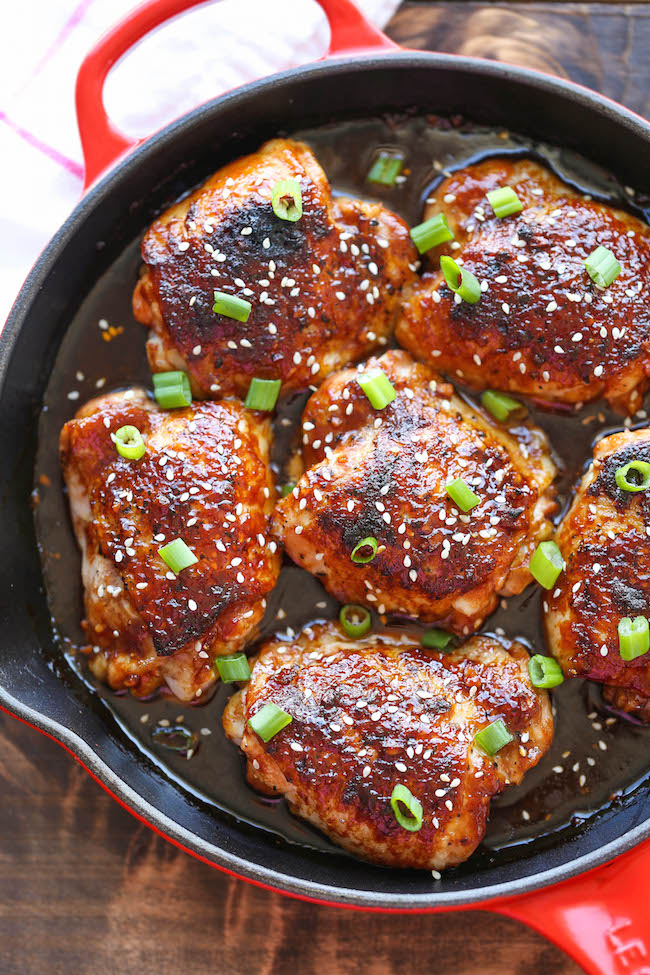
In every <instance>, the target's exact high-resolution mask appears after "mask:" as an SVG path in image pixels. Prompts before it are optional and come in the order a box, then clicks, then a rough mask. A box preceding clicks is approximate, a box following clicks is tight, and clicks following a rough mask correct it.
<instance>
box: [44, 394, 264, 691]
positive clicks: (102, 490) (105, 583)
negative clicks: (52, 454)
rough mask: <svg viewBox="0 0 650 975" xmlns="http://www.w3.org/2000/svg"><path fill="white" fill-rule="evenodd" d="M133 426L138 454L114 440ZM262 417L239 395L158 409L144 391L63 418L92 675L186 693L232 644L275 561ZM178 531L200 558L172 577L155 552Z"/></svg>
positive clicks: (252, 615) (254, 620) (242, 636)
mask: <svg viewBox="0 0 650 975" xmlns="http://www.w3.org/2000/svg"><path fill="white" fill-rule="evenodd" d="M127 425H131V426H134V427H137V429H138V430H139V431H140V433H141V434H142V437H143V439H144V441H145V444H146V452H145V454H144V456H143V457H142V458H141V459H139V460H127V459H124V458H123V457H121V456H120V455H119V454H118V452H117V450H116V446H115V443H114V440H113V437H114V436H115V434H116V432H117V431H118V430H119V429H120V428H121V427H123V426H127ZM269 439H270V425H269V422H268V420H265V419H260V414H257V413H254V412H251V411H249V410H245V409H244V408H243V407H242V406H241V405H240V404H238V403H236V402H227V403H196V404H194V405H192V406H190V407H188V408H187V409H180V410H173V411H163V410H161V409H159V408H158V407H157V406H156V404H155V403H153V402H152V401H151V400H150V399H149V398H148V397H147V396H146V394H145V393H144V392H143V391H142V390H127V391H126V392H121V393H113V394H109V395H107V396H103V397H101V398H99V399H96V400H93V401H92V402H90V403H88V404H86V405H85V406H84V407H82V409H81V410H79V412H78V413H77V416H76V417H75V419H73V420H70V421H69V422H68V423H66V425H65V426H64V428H63V430H62V433H61V441H60V448H61V463H62V466H63V472H64V476H65V481H66V484H67V488H68V493H69V499H70V507H71V511H72V519H73V524H74V530H75V534H76V537H77V540H78V543H79V547H80V549H81V552H82V559H83V561H82V576H83V584H84V601H85V620H84V624H83V625H84V629H85V632H86V636H87V638H88V643H89V647H88V648H87V652H88V653H89V655H90V667H91V669H92V671H93V673H94V674H95V675H96V676H97V677H98V678H100V679H101V680H105V681H106V682H107V683H108V684H109V685H110V686H111V687H113V688H116V689H118V688H127V689H129V690H130V691H131V692H132V693H134V694H136V695H138V696H144V695H147V694H150V693H151V692H152V691H154V690H155V689H156V688H157V687H158V686H160V685H161V684H163V683H165V684H167V686H168V687H169V688H170V690H171V691H172V692H173V693H174V694H175V695H176V696H177V697H178V698H180V699H181V700H183V701H190V700H192V699H193V698H195V697H197V696H200V695H201V694H202V692H203V690H204V689H205V688H206V687H207V686H209V685H210V684H211V683H212V682H213V681H214V673H213V670H212V666H211V664H212V659H213V658H214V656H215V655H217V654H224V653H230V652H232V651H234V650H238V649H240V648H241V646H242V645H243V644H244V643H245V641H246V639H247V637H249V636H250V635H251V634H252V633H253V631H254V630H255V628H256V626H257V624H258V622H259V620H260V619H261V617H262V615H263V612H264V606H265V596H266V594H267V593H268V592H269V591H270V590H271V589H272V588H273V586H274V585H275V582H276V580H277V577H278V573H279V569H280V556H279V553H278V551H277V544H276V542H274V541H272V539H271V538H270V535H269V514H270V511H271V507H272V498H273V496H274V486H273V479H272V476H271V473H270V470H269V466H268V450H269ZM175 538H182V539H183V541H184V542H185V544H186V545H187V546H188V548H189V549H190V551H191V552H192V553H193V555H194V556H195V558H196V559H197V561H196V562H195V563H194V564H192V565H189V566H188V567H187V568H184V569H182V570H181V571H180V572H179V573H178V574H175V573H174V572H172V571H171V570H170V568H169V566H168V565H167V564H166V563H165V562H164V561H163V559H162V558H161V556H160V555H159V550H160V549H161V548H162V547H163V546H164V545H166V544H167V543H169V542H170V541H172V540H173V539H175Z"/></svg>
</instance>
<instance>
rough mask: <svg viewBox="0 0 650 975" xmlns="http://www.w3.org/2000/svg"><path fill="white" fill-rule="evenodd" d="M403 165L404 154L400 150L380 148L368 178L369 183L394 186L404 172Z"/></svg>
mask: <svg viewBox="0 0 650 975" xmlns="http://www.w3.org/2000/svg"><path fill="white" fill-rule="evenodd" d="M403 165H404V155H403V153H401V152H399V150H387V149H380V150H379V152H378V153H377V155H376V157H375V161H374V162H373V164H372V166H371V167H370V172H369V173H368V175H367V176H366V179H367V180H368V182H369V183H381V184H382V185H383V186H394V185H395V180H396V179H397V177H398V176H399V174H400V173H401V172H402V166H403Z"/></svg>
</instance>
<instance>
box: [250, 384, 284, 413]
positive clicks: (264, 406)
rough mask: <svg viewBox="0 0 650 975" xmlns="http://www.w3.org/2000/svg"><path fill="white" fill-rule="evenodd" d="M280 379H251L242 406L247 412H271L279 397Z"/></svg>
mask: <svg viewBox="0 0 650 975" xmlns="http://www.w3.org/2000/svg"><path fill="white" fill-rule="evenodd" d="M281 385H282V380H281V379H258V378H257V377H254V378H253V379H251V384H250V386H249V387H248V393H247V394H246V400H245V401H244V406H247V407H248V409H249V410H272V409H274V408H275V404H276V403H277V401H278V396H279V395H280V386H281Z"/></svg>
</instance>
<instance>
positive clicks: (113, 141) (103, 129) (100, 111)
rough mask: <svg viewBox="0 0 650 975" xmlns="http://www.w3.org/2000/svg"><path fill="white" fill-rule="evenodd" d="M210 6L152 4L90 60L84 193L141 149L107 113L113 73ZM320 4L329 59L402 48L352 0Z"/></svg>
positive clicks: (80, 102) (82, 110) (80, 115)
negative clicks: (154, 37) (192, 12)
mask: <svg viewBox="0 0 650 975" xmlns="http://www.w3.org/2000/svg"><path fill="white" fill-rule="evenodd" d="M205 2H206V0H147V2H146V3H143V4H142V6H140V7H137V8H136V9H135V10H133V11H131V13H129V14H127V16H126V17H125V18H124V20H122V21H121V22H120V23H119V24H116V26H115V27H113V28H112V29H111V30H110V31H109V32H108V33H107V34H105V35H104V36H103V37H102V38H101V39H100V40H99V41H98V42H97V44H96V45H95V47H94V48H93V49H92V51H90V53H89V54H88V55H87V56H86V58H85V59H84V61H83V63H82V65H81V68H80V69H79V74H78V75H77V85H76V93H75V98H76V105H77V123H78V125H79V134H80V136H81V145H82V149H83V155H84V163H85V179H84V189H86V188H87V187H88V186H90V184H91V183H93V182H94V181H95V180H96V179H97V177H98V176H99V175H100V174H101V173H102V172H103V171H104V170H105V169H107V168H108V167H109V166H110V165H111V164H112V163H114V162H115V161H116V160H117V159H118V158H119V157H120V156H121V155H123V154H124V153H125V152H128V150H129V149H131V148H132V147H133V146H134V145H136V140H133V139H127V138H126V136H124V135H122V134H121V133H120V132H118V131H117V129H115V128H114V127H113V125H112V124H111V121H110V119H109V118H108V116H107V114H106V109H105V108H104V100H103V95H102V92H103V88H104V82H105V80H106V76H107V75H108V72H109V71H110V69H111V68H112V67H113V65H114V64H115V63H116V61H118V60H119V59H120V58H121V57H122V56H123V55H124V54H126V52H127V51H128V50H129V48H131V47H133V45H134V44H136V43H137V42H138V41H139V40H141V39H142V38H143V37H144V36H145V34H148V33H149V31H151V30H153V29H154V28H155V27H159V26H160V24H163V23H164V22H165V21H166V20H169V19H170V18H171V17H176V16H177V15H178V14H181V13H183V12H184V11H185V10H189V9H191V8H192V7H196V6H198V5H199V4H201V3H205ZM318 3H319V4H320V5H321V7H322V8H323V10H324V11H325V14H326V16H327V19H328V20H329V25H330V30H331V41H330V46H329V50H328V52H327V54H328V56H336V55H343V54H345V55H350V54H369V53H372V52H373V51H380V50H386V49H392V50H398V48H397V45H396V44H393V42H392V41H391V40H389V39H388V38H387V37H386V36H385V35H384V34H382V33H381V31H380V30H377V28H376V27H373V25H372V24H371V23H369V22H368V21H367V20H366V19H365V17H364V16H363V15H362V14H361V13H360V11H359V10H358V9H357V7H355V5H354V3H352V0H318Z"/></svg>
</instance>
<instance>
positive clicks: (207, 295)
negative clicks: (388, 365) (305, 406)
mask: <svg viewBox="0 0 650 975" xmlns="http://www.w3.org/2000/svg"><path fill="white" fill-rule="evenodd" d="M289 178H291V179H296V180H297V181H298V182H299V183H300V187H301V191H302V199H303V215H302V218H301V219H300V220H298V221H296V222H290V221H286V220H281V219H279V218H278V217H277V216H276V215H275V214H274V212H273V208H272V206H271V196H272V192H273V189H274V187H275V185H276V184H277V183H278V181H279V180H282V179H289ZM142 256H143V259H144V262H145V269H144V273H143V275H142V277H141V278H140V281H139V282H138V284H137V286H136V289H135V292H134V295H133V309H134V314H135V317H136V318H137V319H138V321H140V322H142V323H143V324H144V325H148V326H149V327H150V328H151V332H150V338H149V342H148V344H147V351H148V356H149V362H150V365H151V369H152V371H153V372H160V371H165V370H168V369H179V368H183V369H187V371H188V372H189V375H190V379H191V382H192V388H193V391H194V395H195V396H197V397H199V398H210V397H212V398H214V397H215V396H222V395H223V396H226V395H232V394H235V395H239V396H244V395H245V394H246V391H247V390H248V387H249V385H250V381H251V378H252V377H253V376H258V377H260V378H272V379H281V380H282V385H283V389H284V391H285V392H287V391H290V390H298V389H306V388H307V387H308V386H309V385H310V384H313V383H319V382H320V381H321V380H322V379H323V378H324V377H325V376H327V375H329V373H331V372H333V371H334V370H335V369H340V368H341V367H342V366H345V365H348V364H349V363H352V362H356V361H357V360H358V359H360V358H362V357H363V356H364V355H367V354H368V353H369V352H371V351H372V350H373V349H375V348H377V346H378V345H385V344H386V341H387V338H388V337H389V336H391V335H392V331H393V326H394V319H395V316H396V314H397V310H398V303H399V289H400V288H401V287H402V285H404V284H405V283H406V282H409V281H411V280H414V278H415V274H414V268H415V264H414V262H415V261H416V259H417V254H416V252H415V249H414V247H413V244H412V242H411V239H410V237H409V232H408V228H407V226H406V224H405V223H404V222H403V221H402V220H401V219H400V218H399V217H397V216H395V214H393V213H391V212H390V211H389V210H386V209H385V208H384V207H382V206H381V205H380V204H378V203H364V202H361V201H359V200H348V199H343V198H337V199H333V198H332V193H331V190H330V186H329V183H328V181H327V178H326V176H325V174H324V172H323V170H322V169H321V167H320V166H319V164H318V162H317V160H316V158H315V157H314V155H313V153H312V152H311V150H310V149H309V148H308V147H307V146H306V145H304V144H303V143H301V142H293V141H291V140H288V139H275V140H273V141H272V142H268V143H266V145H264V146H263V147H262V148H261V149H260V150H259V151H258V152H255V153H253V154H252V155H250V156H245V157H244V158H242V159H238V160H237V161H235V162H233V163H230V164H229V165H227V166H224V167H223V169H220V170H219V171H218V172H216V173H215V174H214V176H211V177H210V179H209V180H208V181H207V182H206V183H204V184H203V186H201V187H200V188H199V189H198V190H196V191H195V192H194V193H192V195H191V196H189V197H187V198H186V199H185V200H182V201H181V202H180V203H178V204H176V205H175V206H173V207H172V208H171V209H170V210H168V211H167V212H166V213H164V214H163V215H162V217H160V218H159V219H158V220H156V221H155V223H153V224H152V226H151V227H150V229H149V230H148V232H147V234H146V235H145V238H144V241H143V243H142ZM409 265H411V267H409ZM215 290H217V291H222V292H226V293H228V294H234V295H237V296H238V297H240V298H245V299H246V300H247V301H250V303H251V305H252V310H251V313H250V317H249V319H248V321H247V322H246V323H245V324H242V323H241V322H238V321H235V320H233V319H231V318H226V317H224V316H223V315H216V314H215V313H214V312H213V310H212V307H213V304H214V291H215Z"/></svg>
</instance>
